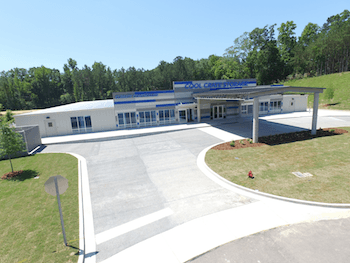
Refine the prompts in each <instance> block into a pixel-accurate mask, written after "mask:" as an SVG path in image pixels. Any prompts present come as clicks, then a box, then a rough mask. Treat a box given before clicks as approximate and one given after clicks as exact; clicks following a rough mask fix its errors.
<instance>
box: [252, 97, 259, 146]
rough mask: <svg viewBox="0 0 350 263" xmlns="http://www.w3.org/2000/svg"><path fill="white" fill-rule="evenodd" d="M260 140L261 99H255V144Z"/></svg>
mask: <svg viewBox="0 0 350 263" xmlns="http://www.w3.org/2000/svg"><path fill="white" fill-rule="evenodd" d="M258 138H259V98H254V104H253V143H257V142H258Z"/></svg>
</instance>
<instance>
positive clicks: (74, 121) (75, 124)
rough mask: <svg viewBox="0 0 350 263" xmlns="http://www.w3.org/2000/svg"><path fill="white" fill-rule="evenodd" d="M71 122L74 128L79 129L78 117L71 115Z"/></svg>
mask: <svg viewBox="0 0 350 263" xmlns="http://www.w3.org/2000/svg"><path fill="white" fill-rule="evenodd" d="M70 122H71V124H72V129H73V130H75V129H78V123H77V117H71V118H70Z"/></svg>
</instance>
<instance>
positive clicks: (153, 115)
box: [151, 110, 157, 122]
mask: <svg viewBox="0 0 350 263" xmlns="http://www.w3.org/2000/svg"><path fill="white" fill-rule="evenodd" d="M151 117H152V122H156V121H157V116H156V111H155V110H153V111H151Z"/></svg>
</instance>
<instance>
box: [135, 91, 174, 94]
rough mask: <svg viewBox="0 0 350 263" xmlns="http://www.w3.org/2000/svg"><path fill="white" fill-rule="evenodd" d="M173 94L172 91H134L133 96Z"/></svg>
mask: <svg viewBox="0 0 350 263" xmlns="http://www.w3.org/2000/svg"><path fill="white" fill-rule="evenodd" d="M160 93H174V90H155V91H135V95H144V94H160Z"/></svg>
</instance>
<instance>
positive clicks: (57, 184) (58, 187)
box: [45, 175, 68, 246]
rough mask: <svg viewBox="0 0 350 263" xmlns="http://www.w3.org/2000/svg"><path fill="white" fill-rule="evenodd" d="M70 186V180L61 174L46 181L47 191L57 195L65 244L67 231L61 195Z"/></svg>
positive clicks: (65, 242)
mask: <svg viewBox="0 0 350 263" xmlns="http://www.w3.org/2000/svg"><path fill="white" fill-rule="evenodd" d="M67 188H68V180H67V178H64V177H63V176H61V175H56V176H51V177H50V178H49V179H48V180H47V181H46V182H45V191H46V192H47V193H48V194H50V195H53V196H57V203H58V210H59V211H60V218H61V226H62V233H63V240H64V244H65V245H66V246H67V238H66V232H65V230H64V222H63V215H62V208H61V199H60V195H61V194H63V193H64V192H65V191H66V190H67Z"/></svg>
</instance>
